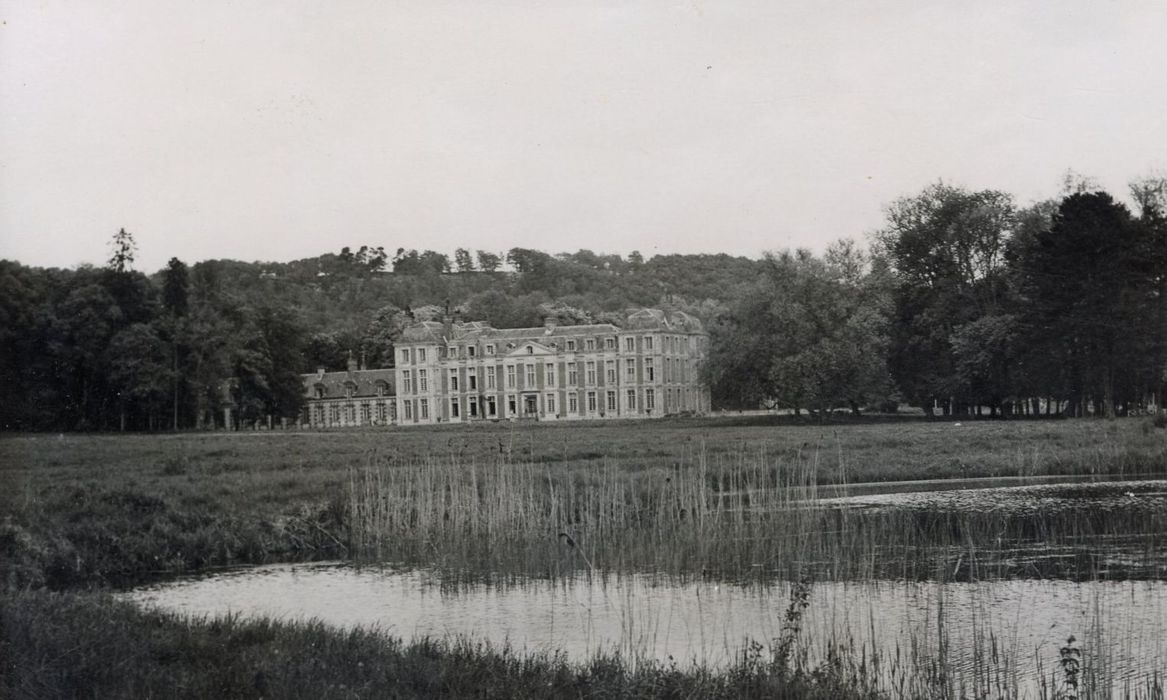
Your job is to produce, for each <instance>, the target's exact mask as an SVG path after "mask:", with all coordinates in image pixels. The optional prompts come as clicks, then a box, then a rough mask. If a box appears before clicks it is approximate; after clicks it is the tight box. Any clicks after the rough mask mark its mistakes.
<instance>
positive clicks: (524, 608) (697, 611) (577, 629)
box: [125, 564, 1167, 694]
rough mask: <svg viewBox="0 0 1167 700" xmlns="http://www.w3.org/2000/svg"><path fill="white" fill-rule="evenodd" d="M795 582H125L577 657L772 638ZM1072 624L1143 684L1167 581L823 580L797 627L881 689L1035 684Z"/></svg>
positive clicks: (136, 596)
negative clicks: (852, 654)
mask: <svg viewBox="0 0 1167 700" xmlns="http://www.w3.org/2000/svg"><path fill="white" fill-rule="evenodd" d="M789 590H790V589H789V587H788V586H787V585H786V584H781V583H777V584H774V585H768V586H760V585H754V586H748V587H743V586H730V585H725V584H719V583H714V582H708V581H680V580H676V579H669V578H663V577H651V576H646V575H631V576H618V577H617V576H612V577H608V578H606V580H601V579H599V578H586V577H582V578H575V579H572V580H561V581H558V582H550V581H528V582H526V583H524V584H522V585H512V586H505V587H497V586H486V585H461V586H457V587H451V586H443V585H442V584H441V581H440V579H439V577H438V576H436V575H435V574H434V573H432V572H428V571H425V570H416V569H415V570H399V569H395V568H392V567H363V568H357V567H353V566H351V565H347V564H309V565H276V566H263V567H255V568H250V569H246V570H239V571H231V572H225V573H219V574H215V575H211V576H207V577H202V578H191V579H184V580H177V581H171V582H167V583H161V584H156V585H150V586H145V587H142V588H139V589H136V590H134V591H132V592H129V593H127V594H125V595H126V597H127V598H128V599H130V600H133V601H136V602H138V603H140V604H143V605H148V606H157V607H159V608H162V609H165V610H170V611H174V612H179V613H183V614H187V615H196V616H202V615H209V616H215V615H224V614H227V613H240V614H243V615H263V616H271V617H275V618H280V619H292V620H294V619H309V618H316V619H320V620H323V621H325V622H327V623H330V624H333V625H336V626H339V627H342V628H345V627H353V626H357V625H361V626H367V627H376V628H379V629H381V630H383V631H385V632H387V633H389V634H392V635H394V636H398V637H402V638H405V639H410V638H416V637H437V638H459V637H469V638H472V639H478V640H487V641H489V642H491V643H494V644H499V645H501V644H510V645H511V646H512V647H514V648H516V649H518V650H522V651H526V652H546V653H551V652H555V651H562V652H565V653H566V654H567V655H568V656H569V657H571V658H574V659H577V660H586V659H588V658H590V657H591V656H592V655H593V654H594V653H595V652H596V651H598V650H600V651H611V650H616V651H620V652H622V653H624V654H628V655H630V656H632V657H637V658H650V659H655V660H657V661H660V662H663V663H671V662H674V661H675V662H676V663H678V664H679V665H682V666H684V665H688V664H690V663H692V662H694V661H697V662H700V663H705V664H711V665H721V664H725V663H726V662H727V661H730V660H731V659H733V658H734V657H735V656H736V655H738V654H740V653H741V651H742V649H743V648H744V647H745V644H746V641H747V640H755V641H759V642H762V643H763V644H768V643H770V642H771V640H774V639H776V638H780V637H781V636H782V634H783V619H784V612H785V610H786V608H787V606H788V605H789V600H790V598H789ZM938 617H942V620H943V622H942V624H941V622H940V621H939V620H938ZM1071 635H1073V636H1075V637H1076V638H1077V639H1078V640H1079V641H1078V642H1077V643H1076V646H1078V647H1080V648H1081V649H1082V650H1083V656H1084V658H1086V659H1087V660H1088V663H1089V664H1091V665H1093V668H1092V670H1091V673H1092V674H1094V675H1095V676H1096V678H1097V680H1098V681H1099V682H1100V683H1102V684H1103V685H1104V686H1106V685H1109V686H1110V687H1112V688H1114V689H1116V690H1121V689H1122V688H1124V687H1128V686H1138V685H1139V684H1140V683H1141V682H1145V681H1146V679H1148V678H1150V677H1151V676H1152V674H1154V673H1155V672H1157V671H1158V672H1162V670H1163V669H1164V664H1165V660H1167V582H1162V581H1126V582H1113V581H1112V582H1095V583H1089V584H1083V583H1074V582H1069V581H1043V580H1004V581H993V582H979V583H936V582H893V581H877V582H863V583H855V582H837V583H817V584H814V586H813V588H812V590H811V594H810V597H809V606H808V607H807V609H806V612H805V614H804V619H803V622H802V630H801V632H800V633H799V637H798V639H799V641H800V643H801V644H802V645H803V648H804V649H805V651H806V653H807V654H808V656H809V658H811V659H815V658H822V656H823V655H824V654H825V645H826V644H827V642H828V641H831V640H833V641H835V642H840V643H845V644H847V645H850V646H851V647H853V649H854V650H855V651H856V654H857V656H859V655H862V656H866V657H867V658H868V659H870V658H871V657H872V655H873V654H878V655H879V656H880V657H881V659H882V669H883V670H882V674H883V675H884V677H885V678H884V680H885V683H886V684H888V687H889V688H891V689H894V683H895V677H897V675H898V676H905V675H911V673H912V672H913V669H915V670H921V669H926V668H927V667H929V665H932V664H938V665H939V667H943V668H945V669H947V671H948V673H949V674H950V677H951V678H952V679H953V682H954V683H955V684H956V685H957V687H962V686H964V687H969V688H973V687H982V686H983V687H1002V688H1014V689H1018V690H1020V691H1022V692H1023V693H1033V694H1036V693H1037V692H1038V687H1039V686H1038V677H1039V674H1041V673H1044V674H1045V675H1046V676H1047V677H1048V675H1049V674H1050V673H1052V672H1053V671H1054V670H1055V668H1056V664H1057V660H1058V650H1059V648H1060V647H1062V646H1063V645H1065V643H1066V640H1067V638H1068V637H1069V636H1071ZM913 650H914V651H913ZM942 650H946V652H945V651H942ZM994 654H995V657H994ZM993 658H995V659H996V661H995V662H993V663H986V660H987V659H993ZM895 669H898V670H895ZM978 669H979V670H978ZM985 669H989V670H987V671H986V670H985Z"/></svg>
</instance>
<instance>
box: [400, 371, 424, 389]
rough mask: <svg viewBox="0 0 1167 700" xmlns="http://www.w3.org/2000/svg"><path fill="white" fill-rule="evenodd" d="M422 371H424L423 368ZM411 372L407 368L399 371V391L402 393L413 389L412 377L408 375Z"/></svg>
mask: <svg viewBox="0 0 1167 700" xmlns="http://www.w3.org/2000/svg"><path fill="white" fill-rule="evenodd" d="M422 371H423V372H424V371H425V370H422ZM412 374H413V372H411V371H409V370H405V371H404V372H402V373H401V392H402V393H404V394H408V393H409V392H411V391H413V377H412V376H410V375H412Z"/></svg>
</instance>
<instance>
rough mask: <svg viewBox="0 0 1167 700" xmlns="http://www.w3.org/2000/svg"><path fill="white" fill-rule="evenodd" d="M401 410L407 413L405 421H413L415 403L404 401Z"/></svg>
mask: <svg viewBox="0 0 1167 700" xmlns="http://www.w3.org/2000/svg"><path fill="white" fill-rule="evenodd" d="M401 408H402V409H403V410H404V411H405V420H413V402H412V401H402V402H401Z"/></svg>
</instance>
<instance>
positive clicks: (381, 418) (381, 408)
mask: <svg viewBox="0 0 1167 700" xmlns="http://www.w3.org/2000/svg"><path fill="white" fill-rule="evenodd" d="M387 414H388V411H386V410H385V403H384V402H381V403H379V404H377V422H378V423H384V422H385V419H386V417H387Z"/></svg>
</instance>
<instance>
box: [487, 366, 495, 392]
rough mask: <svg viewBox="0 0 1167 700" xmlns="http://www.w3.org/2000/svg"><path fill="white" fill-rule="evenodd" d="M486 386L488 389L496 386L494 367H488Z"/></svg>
mask: <svg viewBox="0 0 1167 700" xmlns="http://www.w3.org/2000/svg"><path fill="white" fill-rule="evenodd" d="M486 388H487V389H493V388H494V367H487V368H486Z"/></svg>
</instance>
